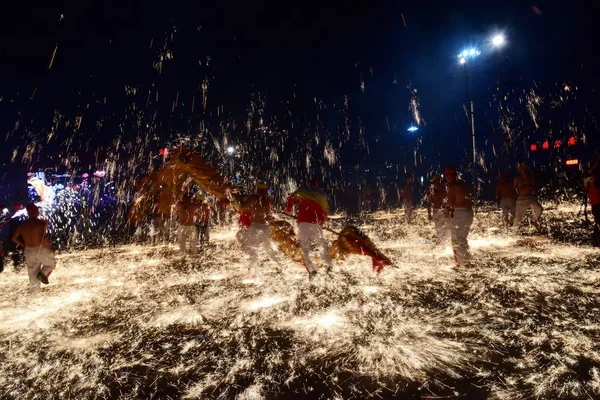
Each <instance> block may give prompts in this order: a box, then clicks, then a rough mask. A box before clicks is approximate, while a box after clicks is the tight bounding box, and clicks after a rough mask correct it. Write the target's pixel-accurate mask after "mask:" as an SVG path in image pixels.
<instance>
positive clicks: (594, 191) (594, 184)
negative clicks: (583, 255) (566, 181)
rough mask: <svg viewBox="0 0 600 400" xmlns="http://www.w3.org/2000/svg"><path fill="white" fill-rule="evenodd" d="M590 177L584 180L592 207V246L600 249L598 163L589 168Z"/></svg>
mask: <svg viewBox="0 0 600 400" xmlns="http://www.w3.org/2000/svg"><path fill="white" fill-rule="evenodd" d="M589 174H590V176H588V177H587V178H586V179H585V180H584V184H585V192H586V194H587V197H588V198H589V200H590V204H591V206H592V215H593V216H594V232H593V233H592V245H593V246H594V247H600V161H596V163H595V164H594V165H592V167H591V168H590V171H589Z"/></svg>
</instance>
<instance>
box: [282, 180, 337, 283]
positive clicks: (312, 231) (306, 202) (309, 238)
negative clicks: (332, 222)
mask: <svg viewBox="0 0 600 400" xmlns="http://www.w3.org/2000/svg"><path fill="white" fill-rule="evenodd" d="M296 203H299V205H298V217H297V221H298V239H299V241H300V247H301V249H302V257H303V258H304V265H305V266H306V269H307V270H308V274H309V275H308V277H309V279H312V278H313V277H314V276H315V275H316V274H317V271H316V270H315V267H314V265H313V262H312V261H311V260H310V248H311V243H312V242H315V243H316V244H317V246H318V247H319V248H320V250H321V260H322V261H323V262H324V263H325V265H326V268H327V272H329V271H330V270H331V259H330V258H329V249H328V246H327V242H326V241H325V238H324V237H323V231H322V230H321V227H322V226H323V223H324V222H325V221H326V220H327V215H328V214H329V203H328V202H327V195H326V194H325V192H324V191H323V190H322V189H321V182H320V181H318V180H316V179H312V180H311V181H310V185H309V187H307V188H301V189H298V190H297V191H295V192H294V193H292V195H291V196H290V197H289V199H288V202H287V207H286V209H285V210H286V212H287V213H291V212H292V211H293V209H294V205H295V204H296Z"/></svg>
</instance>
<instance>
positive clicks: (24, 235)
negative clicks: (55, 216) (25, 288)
mask: <svg viewBox="0 0 600 400" xmlns="http://www.w3.org/2000/svg"><path fill="white" fill-rule="evenodd" d="M27 214H28V215H29V218H28V219H27V220H26V221H25V222H23V223H22V224H20V225H19V226H18V227H17V228H16V229H15V231H14V232H13V233H12V236H11V240H12V241H13V242H15V243H16V244H18V245H19V246H21V247H23V248H24V249H25V262H26V263H27V272H28V274H29V291H30V292H31V293H36V292H38V291H39V290H40V282H41V283H43V284H44V285H47V284H48V283H49V282H48V277H49V276H50V274H51V273H52V271H53V270H54V268H56V258H55V257H54V250H52V248H51V247H50V242H48V239H47V238H46V230H47V229H48V221H45V220H43V219H38V217H39V215H40V214H39V210H38V208H37V207H36V205H35V204H33V203H30V204H28V205H27Z"/></svg>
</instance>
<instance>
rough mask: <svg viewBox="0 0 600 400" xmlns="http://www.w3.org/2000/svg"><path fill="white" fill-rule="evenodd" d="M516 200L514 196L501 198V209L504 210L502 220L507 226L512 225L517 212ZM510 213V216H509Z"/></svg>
mask: <svg viewBox="0 0 600 400" xmlns="http://www.w3.org/2000/svg"><path fill="white" fill-rule="evenodd" d="M516 208H517V206H516V202H515V199H514V198H512V197H506V198H503V199H500V209H501V210H502V220H503V221H504V225H505V226H512V224H513V221H514V219H515V214H516ZM509 214H510V216H509Z"/></svg>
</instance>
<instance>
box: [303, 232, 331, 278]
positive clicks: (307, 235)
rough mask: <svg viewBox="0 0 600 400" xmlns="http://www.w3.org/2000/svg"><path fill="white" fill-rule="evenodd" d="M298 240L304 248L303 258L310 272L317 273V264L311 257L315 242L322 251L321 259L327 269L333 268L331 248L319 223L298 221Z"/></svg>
mask: <svg viewBox="0 0 600 400" xmlns="http://www.w3.org/2000/svg"><path fill="white" fill-rule="evenodd" d="M298 241H299V242H300V248H301V249H302V258H303V259H304V263H305V264H306V269H307V270H308V271H309V274H315V273H316V270H315V266H314V264H313V262H312V261H311V259H310V250H311V245H312V244H313V243H314V244H315V245H316V246H317V248H318V249H319V251H320V257H321V260H322V261H323V262H324V263H325V265H326V267H327V270H328V271H329V270H331V259H330V258H329V249H328V246H327V242H326V241H325V238H324V237H323V231H322V229H321V226H320V225H318V224H312V223H309V222H300V223H298Z"/></svg>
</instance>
